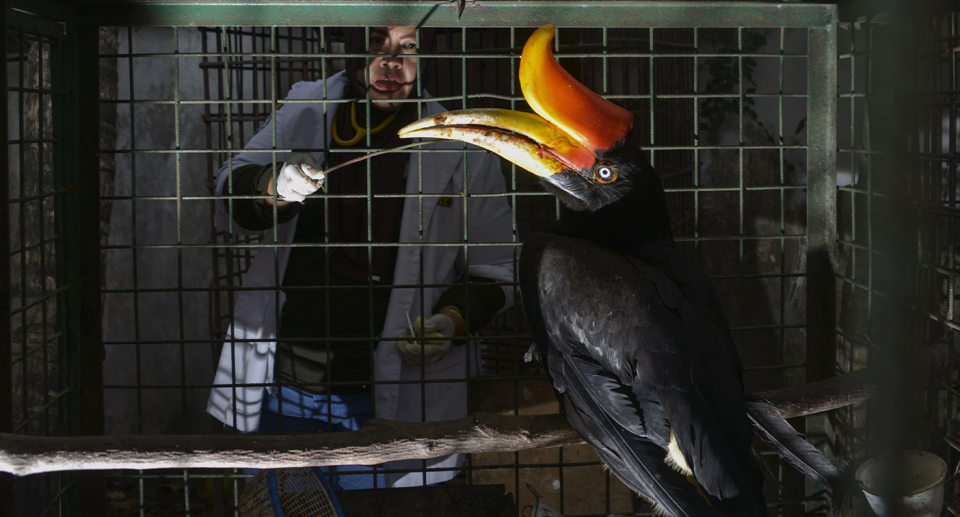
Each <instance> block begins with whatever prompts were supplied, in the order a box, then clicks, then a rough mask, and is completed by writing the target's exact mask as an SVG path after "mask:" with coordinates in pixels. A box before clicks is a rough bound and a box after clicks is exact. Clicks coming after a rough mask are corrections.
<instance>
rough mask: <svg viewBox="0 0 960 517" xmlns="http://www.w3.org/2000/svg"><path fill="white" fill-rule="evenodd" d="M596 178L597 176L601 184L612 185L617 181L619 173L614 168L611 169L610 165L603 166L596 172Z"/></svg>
mask: <svg viewBox="0 0 960 517" xmlns="http://www.w3.org/2000/svg"><path fill="white" fill-rule="evenodd" d="M594 176H596V178H597V181H599V182H600V183H610V182H612V181H613V180H615V179H617V171H615V170H614V169H613V167H610V166H609V165H603V164H601V165H600V166H599V167H597V169H596V171H594Z"/></svg>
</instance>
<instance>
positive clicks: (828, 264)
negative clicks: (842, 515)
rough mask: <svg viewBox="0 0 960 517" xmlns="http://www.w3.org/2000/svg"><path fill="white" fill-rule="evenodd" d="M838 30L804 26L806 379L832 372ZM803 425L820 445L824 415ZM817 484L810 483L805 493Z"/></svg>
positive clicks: (835, 310)
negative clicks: (805, 92)
mask: <svg viewBox="0 0 960 517" xmlns="http://www.w3.org/2000/svg"><path fill="white" fill-rule="evenodd" d="M834 13H835V11H834ZM834 16H835V14H834ZM836 30H837V25H836V23H831V24H829V25H827V26H825V27H817V28H811V29H809V30H808V31H807V55H808V56H809V57H808V58H807V321H806V323H807V343H806V345H807V350H806V363H807V366H806V381H807V382H813V381H818V380H821V379H825V378H827V377H831V376H832V375H833V373H834V362H835V350H836V325H837V295H836V287H835V284H836V264H837V260H836V242H837V221H836V217H837V187H836V162H837V160H836V148H837V146H836V124H835V123H836V113H837V111H836V103H837V74H836V72H837V59H836V57H837V35H836ZM806 425H807V435H808V436H810V437H811V438H812V441H814V445H818V443H817V442H819V441H820V439H821V438H822V437H823V436H824V434H825V433H826V431H827V426H828V425H829V424H828V422H827V420H826V417H825V416H824V415H817V416H813V417H808V418H807V421H806ZM828 454H829V451H828ZM815 489H816V487H814V486H811V484H809V483H808V489H807V494H808V495H809V494H811V493H812V492H813V491H814V490H815ZM808 506H809V505H808Z"/></svg>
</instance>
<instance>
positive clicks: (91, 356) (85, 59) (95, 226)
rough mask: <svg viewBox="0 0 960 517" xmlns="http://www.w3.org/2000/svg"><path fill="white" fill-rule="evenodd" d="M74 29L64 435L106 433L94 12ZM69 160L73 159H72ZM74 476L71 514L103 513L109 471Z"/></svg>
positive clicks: (66, 172) (68, 127)
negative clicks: (67, 388) (68, 388)
mask: <svg viewBox="0 0 960 517" xmlns="http://www.w3.org/2000/svg"><path fill="white" fill-rule="evenodd" d="M81 14H89V13H81ZM74 28H75V30H74V35H73V37H72V38H71V39H70V40H69V43H70V46H71V47H72V48H70V49H69V52H66V53H65V60H69V61H70V63H69V64H67V65H66V67H65V68H66V71H67V72H68V73H70V74H71V75H72V77H73V78H74V79H73V81H74V82H73V84H71V85H70V87H69V89H70V90H71V91H73V92H74V94H75V95H76V97H74V98H75V102H76V104H75V109H74V110H72V111H73V113H71V114H68V113H69V111H70V110H65V112H67V113H65V116H64V119H65V120H64V133H65V134H70V133H68V131H69V130H73V134H75V135H77V140H76V147H75V148H74V149H72V150H65V155H66V156H65V157H64V158H65V160H64V168H63V175H64V180H63V182H64V183H65V184H66V185H67V188H68V189H69V191H70V193H71V195H68V196H65V198H64V205H65V206H64V209H65V210H64V212H65V217H64V218H63V224H64V236H65V238H64V252H65V253H64V255H65V256H66V257H71V259H70V260H67V261H65V264H64V276H65V280H66V282H67V283H68V285H70V286H72V288H71V289H70V290H69V293H70V294H69V296H68V297H67V325H68V330H67V347H66V357H65V365H66V368H65V372H64V376H65V378H66V379H65V380H67V381H68V382H67V384H66V385H67V386H71V387H73V390H72V392H71V393H70V394H69V396H68V397H66V399H67V400H66V402H65V406H66V408H65V409H66V411H65V413H66V415H65V418H66V424H67V425H66V427H65V430H66V433H65V434H69V435H73V436H96V435H102V434H103V432H104V423H103V414H104V408H103V357H104V348H103V329H102V321H101V313H102V305H101V292H100V291H101V288H100V217H99V215H100V139H99V135H100V131H99V127H100V109H99V105H100V104H99V103H100V93H99V84H100V81H99V72H100V67H99V51H98V49H99V32H98V31H99V27H98V25H97V23H96V22H95V21H94V20H92V19H91V17H90V16H81V19H80V22H79V23H77V24H76V25H74ZM65 79H66V80H68V81H69V79H67V78H66V77H65ZM70 115H72V117H71V116H70ZM69 119H72V120H69ZM71 122H72V126H73V127H71ZM81 128H87V130H81ZM91 128H95V130H93V129H91ZM70 159H72V164H71V163H70V161H68V160H70ZM69 475H70V476H71V479H70V481H71V483H72V484H73V485H74V487H75V489H74V490H71V491H70V495H69V496H68V499H67V512H66V514H67V515H104V514H105V511H106V509H105V499H104V494H105V491H106V484H105V477H104V475H103V474H102V473H99V472H97V471H85V472H84V471H81V472H74V473H71V474H69Z"/></svg>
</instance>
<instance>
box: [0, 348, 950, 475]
mask: <svg viewBox="0 0 960 517" xmlns="http://www.w3.org/2000/svg"><path fill="white" fill-rule="evenodd" d="M955 352H956V351H955ZM957 355H958V354H956V353H954V354H953V360H954V362H957ZM948 362H949V354H948V350H947V347H946V345H937V346H933V347H929V348H928V349H927V350H925V352H924V354H922V357H921V358H920V360H919V361H918V365H917V367H916V368H914V370H915V371H917V372H918V373H919V375H920V376H922V377H924V378H930V377H936V376H939V375H941V374H943V373H945V372H946V371H948V370H950V371H952V370H953V369H955V368H956V367H957V364H948ZM876 390H877V382H876V379H875V378H874V377H873V375H871V372H870V371H869V370H860V371H857V372H854V373H851V374H847V375H841V376H838V377H834V378H831V379H827V380H824V381H820V382H814V383H810V384H805V385H803V386H798V387H795V388H787V389H782V390H776V391H768V392H762V393H758V395H761V396H763V397H765V398H766V399H767V400H769V401H770V402H771V403H772V404H773V405H774V407H776V408H777V409H778V410H779V411H780V415H781V416H783V417H785V418H792V417H797V416H804V415H812V414H815V413H821V412H824V411H830V410H832V409H837V408H840V407H844V406H847V405H850V404H854V403H856V402H860V401H863V400H866V399H868V398H870V397H871V396H873V395H874V393H875V392H876ZM581 443H583V440H582V439H581V438H580V436H579V435H577V433H576V432H574V430H573V429H572V428H571V427H570V424H569V423H567V420H566V418H565V417H564V416H562V415H556V414H555V415H539V416H512V415H497V414H492V413H477V414H475V415H472V416H469V417H467V418H464V419H461V420H449V421H444V422H428V423H406V422H393V421H388V420H379V419H378V420H372V421H370V422H368V423H367V425H365V426H364V427H363V428H362V429H360V430H359V431H356V432H353V433H326V434H317V435H286V436H277V435H215V436H82V437H34V436H22V435H13V434H0V471H2V472H9V473H11V474H16V475H19V476H25V475H29V474H39V473H42V472H56V471H66V470H114V469H173V468H176V469H181V468H230V467H250V468H284V467H305V466H324V465H377V464H381V463H384V462H387V461H395V460H410V459H416V460H423V459H429V458H435V457H438V456H445V455H448V454H455V453H460V454H464V453H480V452H513V451H521V450H529V449H542V448H548V447H561V446H566V445H577V444H581Z"/></svg>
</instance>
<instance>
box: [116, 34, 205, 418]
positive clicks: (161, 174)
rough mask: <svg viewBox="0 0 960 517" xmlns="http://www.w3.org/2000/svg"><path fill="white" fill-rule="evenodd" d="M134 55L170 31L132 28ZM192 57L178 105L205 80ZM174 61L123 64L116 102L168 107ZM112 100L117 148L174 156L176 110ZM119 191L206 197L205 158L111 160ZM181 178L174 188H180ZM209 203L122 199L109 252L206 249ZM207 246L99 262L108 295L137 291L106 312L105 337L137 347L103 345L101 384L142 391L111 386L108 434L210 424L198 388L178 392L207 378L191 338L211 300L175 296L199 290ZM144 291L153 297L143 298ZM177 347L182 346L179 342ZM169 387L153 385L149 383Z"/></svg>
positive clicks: (195, 144) (163, 41) (192, 124)
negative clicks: (178, 247) (113, 247)
mask: <svg viewBox="0 0 960 517" xmlns="http://www.w3.org/2000/svg"><path fill="white" fill-rule="evenodd" d="M132 35H133V52H137V53H143V52H173V50H174V38H173V29H170V28H139V29H134V31H133V34H132ZM118 40H119V44H120V52H121V53H125V52H128V51H129V49H130V46H129V38H128V33H127V31H126V29H125V28H122V29H121V30H120V33H119V37H118ZM200 50H201V49H200V37H199V33H198V31H196V30H194V29H180V30H179V51H180V52H199V51H200ZM198 61H199V60H198V59H197V58H191V59H186V58H182V59H180V66H179V72H180V78H179V95H180V98H181V99H202V98H203V81H202V76H201V73H200V69H199V68H198V67H197V63H198ZM174 71H175V60H174V59H173V58H169V57H146V58H137V59H136V60H135V61H134V63H133V80H132V84H131V80H130V60H128V59H120V60H119V62H118V76H119V93H118V97H119V99H121V100H122V99H130V98H131V88H132V89H133V92H134V93H135V95H134V98H136V99H138V100H139V99H151V100H160V99H162V100H172V99H174V92H175V75H174ZM130 108H131V105H130V104H120V105H119V107H118V110H117V133H118V141H117V147H118V149H131V148H132V143H133V139H135V144H136V145H135V147H136V148H137V149H167V150H169V149H175V148H176V130H175V127H176V126H175V123H176V120H177V118H176V112H175V108H174V106H173V105H169V104H137V105H134V107H133V110H131V109H130ZM201 113H202V106H200V105H181V106H180V111H179V122H180V131H179V145H180V148H181V149H197V148H203V147H205V146H206V141H205V132H204V125H203V121H202V119H201ZM116 161H117V174H116V195H117V196H130V195H133V194H137V195H141V196H144V195H148V196H176V195H177V194H178V192H179V194H180V195H182V196H190V195H194V196H195V195H207V187H206V185H205V180H206V175H207V169H206V162H205V158H204V156H203V155H201V154H182V155H180V159H179V163H178V160H177V155H175V154H169V153H167V154H142V153H140V154H136V155H131V154H129V153H124V154H118V155H117V157H116ZM178 173H179V180H178ZM208 203H209V201H181V203H180V204H179V206H178V203H177V202H176V201H175V200H163V201H152V200H137V201H136V202H135V203H134V202H133V201H130V200H118V201H115V202H114V205H113V214H112V218H111V223H110V224H111V233H110V244H111V245H131V244H134V243H135V244H137V245H175V244H177V243H178V242H182V243H183V244H187V245H190V244H205V243H207V241H208V239H209V236H210V216H209V205H208ZM210 270H211V258H210V251H209V249H203V248H201V249H191V248H185V249H183V250H182V251H181V252H178V251H177V250H176V249H164V248H152V249H140V250H137V251H136V252H134V251H133V250H112V251H110V252H109V253H108V254H107V272H106V285H107V288H108V289H133V288H134V287H136V288H137V289H140V290H145V291H147V292H142V293H140V294H139V295H137V296H136V297H134V296H133V295H132V294H128V293H122V294H110V295H108V296H107V297H106V303H105V306H104V318H103V330H104V340H105V341H106V342H107V343H112V342H130V343H132V342H134V341H138V340H139V341H141V344H140V345H139V349H138V347H137V346H136V345H133V344H108V345H107V358H106V361H105V362H104V383H105V384H107V385H128V386H133V385H137V384H139V385H141V386H150V388H146V389H143V390H141V391H139V392H138V391H137V390H129V389H108V390H107V391H106V393H105V408H106V431H107V433H108V434H130V433H138V432H143V433H198V432H210V430H211V420H212V419H210V418H209V417H207V416H206V415H205V413H203V409H204V408H205V404H206V396H207V392H208V390H206V389H181V388H179V386H181V385H191V384H208V383H210V382H211V381H212V379H213V363H212V359H211V349H210V347H211V345H210V344H207V343H203V342H198V343H191V341H193V340H206V339H208V338H209V336H210V332H209V323H208V318H209V316H208V306H209V303H208V294H207V293H203V292H183V293H177V292H176V289H177V288H178V287H179V286H182V287H184V288H205V287H208V286H209V285H210V283H211V279H212V275H211V273H210ZM151 290H159V291H156V292H151ZM181 339H182V340H184V343H183V344H180V341H181ZM159 386H164V387H176V388H174V389H169V388H156V389H154V387H159Z"/></svg>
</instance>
